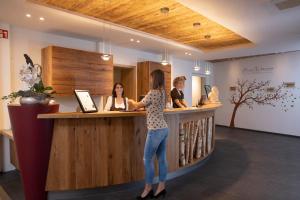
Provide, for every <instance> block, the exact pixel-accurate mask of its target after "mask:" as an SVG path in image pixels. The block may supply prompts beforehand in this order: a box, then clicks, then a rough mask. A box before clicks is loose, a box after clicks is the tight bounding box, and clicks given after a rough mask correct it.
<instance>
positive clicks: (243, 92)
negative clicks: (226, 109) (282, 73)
mask: <svg viewBox="0 0 300 200" xmlns="http://www.w3.org/2000/svg"><path fill="white" fill-rule="evenodd" d="M292 96H293V95H291V94H289V92H288V91H287V90H285V88H284V84H281V85H278V86H276V87H270V81H257V80H253V81H248V80H238V81H237V87H236V88H235V91H234V92H233V93H232V95H231V99H230V103H231V104H233V105H234V108H233V112H232V115H231V120H230V127H235V117H236V113H237V110H238V108H240V107H241V106H248V107H249V109H251V110H252V109H253V105H254V104H257V105H270V106H273V107H275V106H276V103H277V102H279V103H281V104H286V103H291V102H294V101H295V99H294V100H293V101H287V98H290V97H292ZM293 98H294V97H293ZM287 107H288V106H287V105H284V106H283V108H287ZM290 107H294V105H291V106H290ZM285 111H286V110H285Z"/></svg>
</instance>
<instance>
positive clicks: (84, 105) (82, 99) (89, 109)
mask: <svg viewBox="0 0 300 200" xmlns="http://www.w3.org/2000/svg"><path fill="white" fill-rule="evenodd" d="M74 93H75V96H76V98H77V101H78V103H79V105H80V108H81V110H82V112H84V113H93V112H98V108H97V106H96V104H95V102H94V100H93V98H92V97H91V95H90V93H89V91H88V90H75V91H74Z"/></svg>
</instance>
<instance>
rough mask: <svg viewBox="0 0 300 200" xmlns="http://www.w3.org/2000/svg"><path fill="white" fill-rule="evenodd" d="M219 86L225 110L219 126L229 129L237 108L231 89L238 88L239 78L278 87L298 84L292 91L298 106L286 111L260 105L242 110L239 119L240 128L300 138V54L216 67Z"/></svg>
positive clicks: (256, 59) (217, 117)
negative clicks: (265, 69)
mask: <svg viewBox="0 0 300 200" xmlns="http://www.w3.org/2000/svg"><path fill="white" fill-rule="evenodd" d="M214 65H215V66H214V71H215V77H214V78H215V84H216V85H217V86H218V88H219V90H220V99H221V101H222V103H223V107H222V108H220V109H219V110H217V114H216V123H217V124H220V125H226V126H229V123H230V118H231V114H232V110H233V105H231V104H230V102H229V98H230V94H231V92H230V91H229V87H230V86H235V85H236V81H237V79H241V80H253V79H257V80H264V81H266V80H270V81H271V85H273V86H276V85H279V84H281V83H282V82H295V83H296V88H295V89H293V90H292V92H293V94H294V95H295V96H297V97H298V100H297V101H296V104H295V107H294V108H293V109H290V110H289V111H288V112H284V111H283V109H281V107H280V106H276V107H271V106H259V105H254V109H253V110H250V109H249V108H248V107H246V106H245V107H241V108H239V109H238V112H237V116H236V119H235V124H236V127H240V128H247V129H254V130H261V131H268V132H275V133H282V134H289V135H297V136H300V123H299V118H300V99H299V98H300V89H299V87H300V79H299V77H300V76H299V74H300V52H292V53H284V54H277V55H270V56H261V57H254V58H247V59H240V60H233V61H226V62H219V63H215V64H214ZM255 66H258V67H273V68H274V70H273V71H272V72H261V73H245V72H243V69H244V68H253V67H255Z"/></svg>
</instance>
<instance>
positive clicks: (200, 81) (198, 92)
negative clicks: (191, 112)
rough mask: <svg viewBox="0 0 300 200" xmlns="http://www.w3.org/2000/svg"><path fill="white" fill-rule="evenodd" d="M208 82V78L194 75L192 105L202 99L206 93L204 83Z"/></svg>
mask: <svg viewBox="0 0 300 200" xmlns="http://www.w3.org/2000/svg"><path fill="white" fill-rule="evenodd" d="M205 83H206V78H205V77H202V76H199V75H193V76H192V105H193V106H196V105H197V104H198V102H199V100H200V99H201V96H202V95H205V89H204V85H205Z"/></svg>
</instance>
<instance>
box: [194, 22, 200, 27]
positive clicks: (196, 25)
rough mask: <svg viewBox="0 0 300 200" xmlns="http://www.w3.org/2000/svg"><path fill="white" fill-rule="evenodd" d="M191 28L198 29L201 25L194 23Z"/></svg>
mask: <svg viewBox="0 0 300 200" xmlns="http://www.w3.org/2000/svg"><path fill="white" fill-rule="evenodd" d="M193 27H194V28H195V29H199V28H200V27H201V23H200V22H195V23H193Z"/></svg>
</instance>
